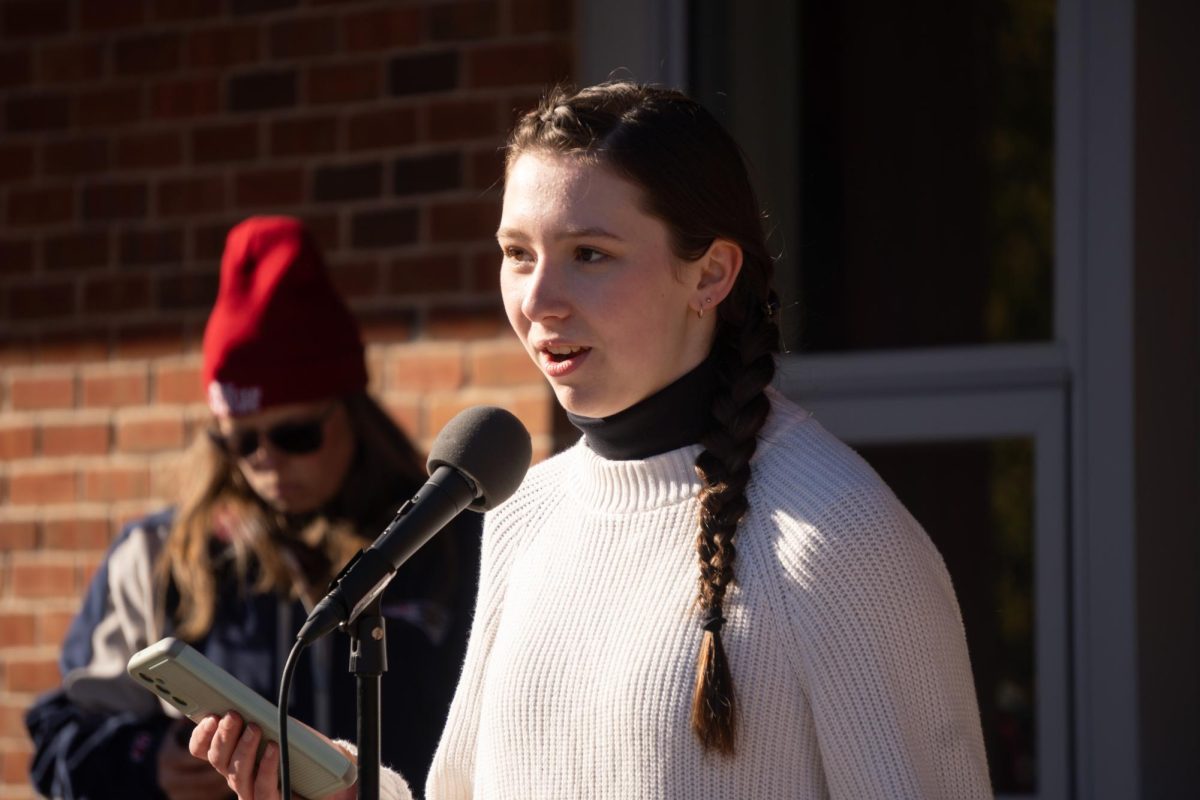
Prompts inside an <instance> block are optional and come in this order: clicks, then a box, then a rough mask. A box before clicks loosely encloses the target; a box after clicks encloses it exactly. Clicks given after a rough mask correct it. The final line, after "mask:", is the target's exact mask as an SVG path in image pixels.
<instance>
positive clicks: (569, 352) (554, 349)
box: [546, 345, 584, 356]
mask: <svg viewBox="0 0 1200 800" xmlns="http://www.w3.org/2000/svg"><path fill="white" fill-rule="evenodd" d="M583 349H584V348H582V347H560V346H558V345H546V352H547V353H549V354H550V355H552V356H573V355H575V354H576V353H579V352H582V351H583Z"/></svg>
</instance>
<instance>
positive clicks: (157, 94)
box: [150, 77, 221, 119]
mask: <svg viewBox="0 0 1200 800" xmlns="http://www.w3.org/2000/svg"><path fill="white" fill-rule="evenodd" d="M220 108H221V84H220V81H219V80H218V79H217V78H210V77H202V78H184V79H181V80H174V81H166V82H165V83H158V84H155V85H154V86H153V87H151V89H150V114H151V116H153V117H155V118H162V119H181V118H185V117H200V116H205V115H208V114H215V113H217V111H219V110H220Z"/></svg>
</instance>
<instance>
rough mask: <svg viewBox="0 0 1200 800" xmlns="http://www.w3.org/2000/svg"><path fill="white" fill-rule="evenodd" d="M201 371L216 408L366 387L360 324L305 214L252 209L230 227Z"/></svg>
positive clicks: (225, 410) (244, 408) (224, 412)
mask: <svg viewBox="0 0 1200 800" xmlns="http://www.w3.org/2000/svg"><path fill="white" fill-rule="evenodd" d="M202 379H203V381H204V387H205V390H206V392H207V396H208V404H209V407H210V408H211V409H212V411H213V413H214V414H217V415H218V416H235V417H236V416H241V415H244V414H253V413H255V412H258V411H261V410H263V409H264V408H270V407H271V406H278V405H284V404H287V403H305V402H312V401H315V400H321V399H324V398H328V397H340V396H342V395H345V394H350V393H352V392H356V391H360V390H362V389H364V388H365V387H366V385H367V369H366V365H365V363H364V360H363V346H362V339H361V338H360V337H359V333H358V326H357V325H356V324H355V322H354V318H353V317H352V316H351V315H350V311H349V309H347V308H346V304H345V303H344V302H342V299H341V297H340V296H339V295H338V293H337V290H336V289H335V288H334V286H333V283H332V281H330V279H329V273H328V272H327V271H326V269H325V264H324V262H323V261H322V259H321V254H320V252H319V251H318V250H317V247H316V245H315V244H314V243H313V240H312V237H311V236H310V235H309V233H308V231H307V230H305V228H304V225H303V224H301V223H300V221H299V220H296V219H292V218H290V217H251V218H250V219H247V220H245V221H244V222H241V223H239V224H238V225H236V226H235V227H234V228H233V230H231V231H230V232H229V237H228V238H227V239H226V240H225V253H224V255H222V257H221V285H220V288H219V289H218V290H217V303H216V305H215V306H213V310H212V314H211V315H210V316H209V318H208V325H207V327H206V328H205V329H204V368H203V371H202Z"/></svg>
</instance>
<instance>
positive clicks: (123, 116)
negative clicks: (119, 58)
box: [75, 83, 145, 128]
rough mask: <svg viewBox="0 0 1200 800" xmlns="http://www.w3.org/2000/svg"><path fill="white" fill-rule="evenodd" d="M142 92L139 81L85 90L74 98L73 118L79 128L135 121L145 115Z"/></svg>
mask: <svg viewBox="0 0 1200 800" xmlns="http://www.w3.org/2000/svg"><path fill="white" fill-rule="evenodd" d="M142 94H143V89H142V85H141V84H140V83H139V84H137V85H134V86H119V87H115V88H105V89H98V90H95V91H91V92H85V93H83V94H80V95H79V97H78V99H77V100H76V103H75V120H76V122H77V123H78V124H79V126H80V127H81V128H108V127H112V126H114V125H122V126H125V125H128V124H129V123H132V122H137V121H139V120H141V119H142V118H143V117H144V116H145V109H144V106H143V102H142Z"/></svg>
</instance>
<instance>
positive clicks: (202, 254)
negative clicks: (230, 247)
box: [192, 222, 237, 261]
mask: <svg viewBox="0 0 1200 800" xmlns="http://www.w3.org/2000/svg"><path fill="white" fill-rule="evenodd" d="M235 224H237V223H236V222H217V223H212V224H201V225H196V226H195V227H194V228H193V229H192V255H193V256H194V257H195V258H197V259H199V260H201V261H216V260H219V259H220V258H221V253H222V252H224V250H225V237H226V236H228V235H229V229H230V228H232V227H233V226H234V225H235Z"/></svg>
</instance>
